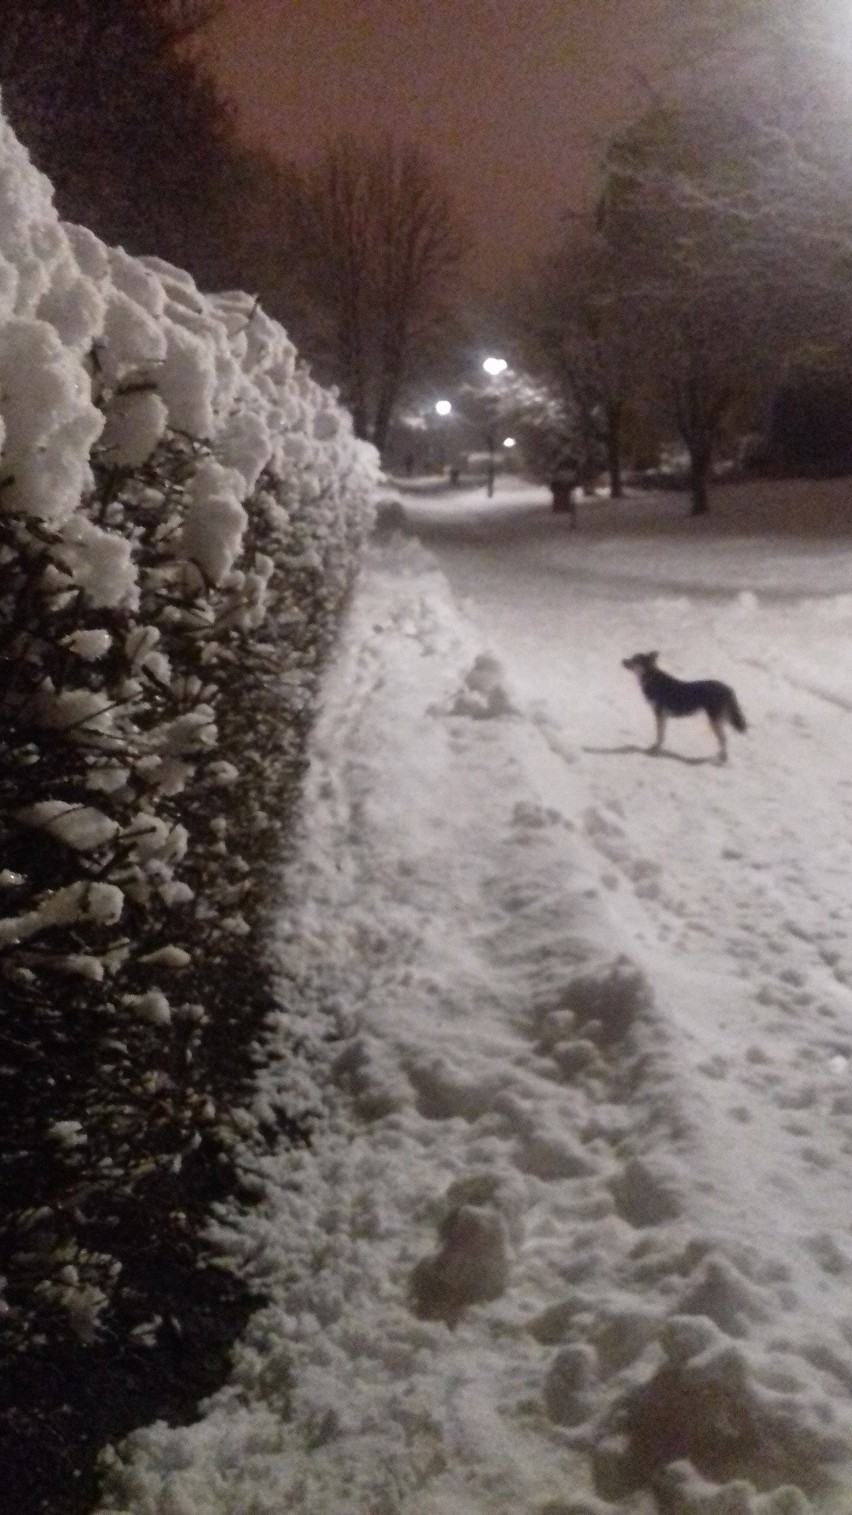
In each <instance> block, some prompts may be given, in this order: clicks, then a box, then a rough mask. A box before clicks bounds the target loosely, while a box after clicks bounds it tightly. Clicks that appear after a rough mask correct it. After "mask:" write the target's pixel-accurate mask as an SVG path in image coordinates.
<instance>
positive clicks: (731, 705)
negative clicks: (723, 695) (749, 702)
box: [728, 689, 746, 731]
mask: <svg viewBox="0 0 852 1515" xmlns="http://www.w3.org/2000/svg"><path fill="white" fill-rule="evenodd" d="M728 720H729V721H730V723H731V725H732V726H733V728H734V730H735V731H745V730H746V718H745V716H744V715H743V713H742V710H741V709H740V702H739V700H738V699H737V697H736V695H735V694H734V691H733V689H732V690H731V692H730V695H729V697H728Z"/></svg>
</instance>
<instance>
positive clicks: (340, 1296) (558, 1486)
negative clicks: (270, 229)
mask: <svg viewBox="0 0 852 1515" xmlns="http://www.w3.org/2000/svg"><path fill="white" fill-rule="evenodd" d="M515 503H516V504H517V506H518V510H519V514H518V515H517V519H515V517H513V515H512V510H513V509H514V508H515V504H513V502H512V501H509V502H507V508H506V510H505V513H504V514H503V515H502V516H501V515H500V512H499V509H498V508H497V507H496V506H495V508H494V511H493V513H492V515H491V516H489V517H482V516H481V515H477V514H476V513H474V515H473V516H471V515H470V512H469V511H468V512H467V513H463V512H462V510H461V505H462V502H461V501H459V502H458V514H457V521H456V524H457V525H459V527H460V530H459V531H458V532H457V533H456V536H455V539H454V540H453V539H452V519H449V520H448V515H450V514H451V513H450V512H448V507H447V502H446V501H444V502H434V501H433V502H430V503H427V504H426V505H425V506H423V507H421V510H420V517H419V523H420V526H421V529H422V530H423V532H424V534H425V533H428V534H430V535H432V536H433V537H434V542H433V546H434V547H435V549H436V550H437V551H438V553H439V556H440V558H441V562H442V566H443V567H444V568H445V569H446V571H447V572H448V573H449V575H450V578H451V581H452V583H453V586H454V588H455V590H456V592H457V594H459V593H460V594H462V595H465V596H467V597H468V598H469V600H470V602H471V603H470V606H469V609H470V613H471V616H472V618H473V619H472V620H466V619H464V618H462V617H460V615H459V612H458V608H457V604H456V602H455V601H454V599H453V598H452V597H451V595H450V593H449V591H448V589H447V585H446V581H445V580H444V579H443V577H442V576H441V575H440V574H439V573H437V572H436V571H434V569H433V568H432V566H431V563H430V559H429V558H428V557H427V556H426V555H425V554H424V552H423V551H422V549H421V548H419V547H418V546H417V545H416V544H401V545H400V544H396V545H391V546H389V547H387V548H384V549H379V550H378V551H377V552H376V554H374V556H373V560H372V561H371V563H370V564H369V565H368V568H367V570H366V571H365V575H364V580H363V583H362V586H361V591H360V594H359V595H358V597H357V599H356V603H355V606H354V608H353V612H352V616H351V620H350V625H349V628H348V633H347V637H346V641H345V645H344V647H343V649H342V651H341V655H340V657H339V659H338V661H337V665H336V667H335V669H334V670H333V673H332V676H331V678H330V680H329V684H328V689H327V701H326V709H325V714H324V717H323V719H322V721H321V724H320V729H319V731H318V733H317V738H316V742H315V750H314V761H313V765H312V770H311V776H310V786H309V803H308V807H307V811H306V822H305V837H304V844H303V849H302V853H301V855H300V857H299V859H298V860H297V862H296V863H295V864H294V865H293V866H292V867H291V869H290V872H289V878H288V887H289V890H290V898H291V901H292V903H291V906H290V909H289V911H288V913H287V916H286V918H285V924H284V925H283V926H282V929H281V933H280V941H279V944H278V952H279V954H280V972H281V989H282V993H281V1003H282V1010H281V1014H280V1021H279V1024H278V1026H277V1028H275V1032H274V1035H273V1045H272V1046H271V1047H270V1048H269V1049H268V1050H267V1057H268V1064H267V1068H266V1071H265V1073H264V1075H263V1077H262V1087H261V1092H260V1096H259V1100H258V1106H257V1109H256V1111H255V1112H254V1113H253V1115H252V1117H251V1118H248V1117H247V1118H246V1121H245V1123H244V1125H245V1132H244V1137H243V1140H244V1153H243V1157H244V1162H245V1168H246V1182H247V1186H249V1187H251V1188H253V1189H255V1190H256V1191H257V1192H258V1193H260V1194H261V1196H262V1197H261V1199H260V1203H259V1204H258V1206H257V1207H256V1208H255V1209H253V1210H252V1211H251V1212H250V1213H248V1214H247V1215H245V1216H243V1217H230V1218H226V1219H225V1220H223V1224H222V1227H221V1233H220V1241H221V1245H222V1248H223V1251H226V1252H227V1253H229V1254H230V1255H232V1256H236V1257H238V1258H239V1259H240V1260H241V1262H242V1264H243V1266H245V1268H246V1269H247V1270H248V1272H249V1274H250V1275H252V1276H254V1277H255V1278H257V1279H259V1280H260V1281H262V1283H263V1286H264V1287H268V1288H269V1291H270V1295H271V1300H272V1302H271V1303H270V1305H269V1306H268V1307H267V1308H266V1309H265V1310H264V1311H262V1312H261V1313H260V1314H259V1315H258V1316H257V1318H256V1319H255V1322H254V1323H253V1325H252V1327H251V1329H250V1331H249V1333H248V1335H247V1337H246V1339H245V1341H244V1342H243V1343H242V1345H241V1347H240V1349H239V1351H238V1354H237V1361H236V1366H235V1372H234V1377H233V1381H232V1383H231V1384H230V1385H229V1387H228V1388H226V1389H225V1390H223V1391H222V1392H221V1393H220V1394H219V1395H217V1396H215V1397H214V1399H213V1400H212V1401H211V1402H210V1403H209V1405H208V1406H207V1410H206V1414H205V1416H204V1418H203V1419H201V1420H200V1421H199V1422H198V1424H197V1425H195V1426H192V1427H188V1428H184V1429H177V1430H169V1429H166V1428H164V1427H154V1428H152V1429H151V1430H149V1431H146V1432H143V1433H140V1434H139V1435H138V1436H137V1437H135V1438H133V1439H132V1441H131V1444H130V1448H129V1449H126V1456H123V1457H122V1463H121V1466H120V1467H117V1468H116V1473H115V1482H114V1484H113V1487H112V1489H111V1495H110V1498H111V1502H110V1503H109V1504H108V1508H109V1510H110V1511H114V1510H121V1511H128V1512H132V1515H273V1512H274V1515H282V1512H283V1511H285V1510H286V1511H287V1512H288V1515H290V1512H292V1515H396V1512H399V1515H450V1512H453V1515H456V1512H458V1515H568V1512H571V1515H580V1512H584V1515H585V1512H592V1511H595V1512H603V1511H604V1510H610V1509H618V1510H624V1511H628V1510H629V1511H636V1512H639V1511H655V1510H660V1511H662V1512H664V1515H699V1512H701V1515H705V1512H706V1515H745V1512H755V1515H758V1512H759V1515H798V1512H799V1511H801V1510H804V1509H805V1508H807V1507H808V1502H809V1501H812V1502H813V1505H814V1507H815V1508H818V1509H820V1510H823V1509H824V1510H832V1511H837V1512H846V1511H848V1510H850V1509H852V1293H850V1285H852V1198H850V1186H849V1182H848V1177H847V1175H848V1169H849V1164H850V1156H852V946H850V942H849V935H848V927H847V921H848V914H849V911H848V901H849V891H850V884H849V880H850V877H852V815H850V809H852V783H850V779H849V777H848V776H847V775H848V759H847V749H848V734H847V731H846V727H847V723H848V719H849V713H850V710H852V638H850V632H852V599H850V598H849V597H845V598H843V597H841V596H840V591H842V590H843V589H844V587H845V588H847V589H848V588H849V587H850V586H852V571H851V570H850V564H852V557H850V554H849V551H848V549H846V550H845V551H843V552H841V551H840V550H839V548H838V546H837V543H836V542H834V543H831V542H826V543H823V544H820V543H819V542H818V541H812V542H811V543H810V544H809V545H806V544H795V543H792V542H790V541H787V542H784V541H782V540H779V541H777V542H775V543H772V542H768V541H767V540H766V539H765V538H763V539H761V538H757V537H755V538H753V539H752V541H751V542H749V541H747V540H744V539H738V538H734V537H726V535H725V531H724V525H725V522H724V518H723V519H722V522H721V528H722V529H716V530H712V531H707V532H705V535H704V537H703V538H702V537H701V536H699V535H698V534H697V533H696V532H692V533H691V534H690V535H689V536H687V535H686V534H685V533H680V534H679V533H678V532H677V531H671V530H670V529H669V528H668V527H666V525H665V516H666V512H667V510H668V509H669V507H668V504H666V505H665V506H664V507H662V508H661V509H658V516H659V515H662V517H663V526H664V531H663V534H662V535H660V534H659V531H658V529H657V527H658V525H659V522H657V527H655V528H653V529H652V528H651V526H649V529H648V533H647V534H646V536H644V537H640V538H637V537H635V536H631V535H621V536H619V533H618V530H617V529H616V530H614V529H613V526H615V527H616V528H617V525H618V523H617V522H615V523H612V522H610V523H609V526H608V530H607V534H606V535H604V534H603V532H600V533H596V532H595V531H584V530H583V529H582V527H581V531H580V532H578V533H577V534H574V535H568V534H566V533H564V532H561V531H560V530H559V529H558V528H557V527H556V526H555V525H554V522H553V521H552V520H551V519H550V518H547V519H545V517H544V514H543V513H542V512H539V514H538V515H537V514H536V511H535V501H534V500H533V501H531V502H526V501H524V500H522V499H521V500H519V501H518V502H515ZM758 503H759V502H758ZM498 506H499V502H498ZM744 509H745V506H744V504H743V503H742V502H740V506H739V510H740V515H739V519H740V521H743V519H744V516H743V511H744ZM756 514H757V512H755V515H756ZM604 524H605V525H606V523H604ZM803 573H805V574H806V578H805V579H804V581H803V577H802V575H803ZM649 575H652V576H653V579H654V582H655V583H656V585H657V586H658V587H657V589H656V591H655V593H654V595H653V596H652V597H649V595H648V591H647V581H648V578H649ZM758 578H759V582H760V589H761V596H760V597H759V598H755V596H754V594H753V593H751V592H750V590H749V585H751V584H753V583H755V582H756V581H757V580H758ZM686 586H688V587H686ZM740 591H745V592H740ZM803 594H804V597H802V595H803ZM648 646H659V647H660V648H661V650H662V653H663V656H662V657H661V661H663V663H664V665H666V664H668V665H669V666H671V667H673V668H674V669H675V670H676V671H680V672H682V673H684V674H686V675H689V674H696V675H697V674H708V673H712V674H714V675H716V676H720V677H724V678H727V679H729V680H730V682H732V683H734V685H735V686H736V688H737V690H738V693H739V695H740V698H741V701H742V703H743V705H744V707H745V709H746V713H747V715H748V717H749V720H750V725H751V730H750V733H749V735H748V736H747V737H745V738H743V739H737V738H732V740H731V748H732V761H731V763H730V764H729V765H728V766H727V767H726V768H719V767H717V766H716V765H715V764H714V763H710V762H706V761H704V759H705V758H706V757H707V756H709V755H710V754H711V753H712V749H713V743H712V739H711V737H710V734H709V732H708V731H707V730H706V728H703V727H702V725H701V724H700V723H693V722H689V723H682V724H678V725H673V726H671V727H670V732H669V742H668V745H669V747H670V748H671V749H672V750H673V751H674V752H675V753H677V754H678V755H679V757H680V759H681V760H678V758H677V757H671V756H670V757H660V758H658V759H651V758H648V757H647V756H646V755H645V754H644V752H643V751H642V746H643V744H644V743H645V742H646V740H647V739H648V738H649V737H650V732H651V722H650V717H649V715H648V712H647V710H646V709H645V708H644V707H643V705H642V702H641V699H640V697H639V695H638V694H637V691H636V688H635V684H634V683H633V681H632V680H631V679H630V677H629V675H628V674H627V673H626V672H624V670H622V669H621V667H620V659H621V657H623V656H624V655H625V654H627V653H629V652H632V651H635V650H637V649H638V648H644V647H648ZM711 659H712V662H710V661H709V660H711ZM735 743H736V745H735ZM276 1037H277V1038H278V1039H279V1041H280V1048H281V1054H282V1055H281V1057H280V1059H279V1058H278V1057H277V1056H276V1048H275V1038H276ZM294 1038H295V1039H296V1042H297V1045H298V1047H299V1055H298V1056H297V1057H296V1058H294V1057H293V1055H292V1047H293V1044H294ZM299 1108H305V1109H319V1110H321V1111H322V1112H323V1113H324V1118H323V1121H322V1122H321V1125H320V1131H321V1135H320V1137H319V1139H318V1141H317V1143H316V1145H315V1147H314V1149H313V1150H312V1151H310V1152H302V1153H296V1154H294V1153H292V1152H290V1151H287V1150H285V1151H283V1152H282V1153H281V1154H279V1155H276V1156H272V1157H269V1156H257V1155H253V1152H254V1148H253V1143H252V1123H253V1121H257V1120H260V1121H261V1122H263V1123H264V1124H265V1125H266V1126H267V1128H268V1127H270V1126H273V1127H274V1125H275V1124H276V1122H277V1120H278V1118H279V1113H280V1112H282V1111H284V1112H287V1113H290V1114H292V1113H297V1112H298V1110H299ZM106 1508H107V1506H106V1505H105V1506H104V1510H106Z"/></svg>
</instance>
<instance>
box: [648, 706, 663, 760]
mask: <svg viewBox="0 0 852 1515" xmlns="http://www.w3.org/2000/svg"><path fill="white" fill-rule="evenodd" d="M654 718H655V720H656V722H657V740H656V741H655V742H654V743H653V744H652V746H650V747H649V748H648V751H649V752H659V751H660V748H661V747H662V745H663V737H664V736H665V734H666V718H665V715H664V714H663V712H662V710H655V711H654Z"/></svg>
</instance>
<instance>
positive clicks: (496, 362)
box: [482, 358, 509, 378]
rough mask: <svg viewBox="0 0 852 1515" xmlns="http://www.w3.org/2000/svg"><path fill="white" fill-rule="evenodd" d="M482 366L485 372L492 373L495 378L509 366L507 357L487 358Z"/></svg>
mask: <svg viewBox="0 0 852 1515" xmlns="http://www.w3.org/2000/svg"><path fill="white" fill-rule="evenodd" d="M482 366H483V368H484V369H485V372H486V373H489V374H491V375H492V377H493V378H496V377H497V375H498V373H503V372H504V371H505V369H507V368H508V367H509V365H508V363H507V362H506V359H505V358H486V359H485V361H484V363H483V365H482Z"/></svg>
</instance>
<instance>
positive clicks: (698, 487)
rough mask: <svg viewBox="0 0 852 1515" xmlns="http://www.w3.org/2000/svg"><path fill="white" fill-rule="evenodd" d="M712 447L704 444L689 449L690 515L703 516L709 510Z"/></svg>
mask: <svg viewBox="0 0 852 1515" xmlns="http://www.w3.org/2000/svg"><path fill="white" fill-rule="evenodd" d="M712 456H713V449H712V447H708V446H707V445H706V443H702V444H700V445H698V446H691V447H690V448H689V497H690V500H691V501H692V508H691V510H690V515H693V516H703V515H706V514H707V512H708V510H709V509H710V492H709V484H710V465H711V460H712Z"/></svg>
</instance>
